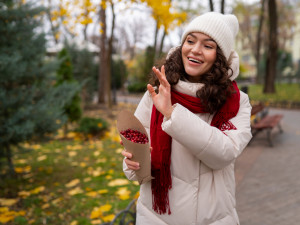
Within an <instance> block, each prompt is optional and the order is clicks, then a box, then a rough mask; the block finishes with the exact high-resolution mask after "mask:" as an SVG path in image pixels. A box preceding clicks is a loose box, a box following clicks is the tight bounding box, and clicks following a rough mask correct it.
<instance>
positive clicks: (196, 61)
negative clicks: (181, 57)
mask: <svg viewBox="0 0 300 225" xmlns="http://www.w3.org/2000/svg"><path fill="white" fill-rule="evenodd" d="M187 59H188V60H189V61H191V62H194V63H198V64H202V63H203V61H200V60H198V59H195V58H190V57H187Z"/></svg>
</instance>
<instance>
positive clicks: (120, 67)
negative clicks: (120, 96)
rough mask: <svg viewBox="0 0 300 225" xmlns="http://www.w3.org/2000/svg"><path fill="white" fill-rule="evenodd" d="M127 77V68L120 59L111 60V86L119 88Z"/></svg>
mask: <svg viewBox="0 0 300 225" xmlns="http://www.w3.org/2000/svg"><path fill="white" fill-rule="evenodd" d="M126 78H127V68H126V65H125V63H124V61H123V60H122V59H116V60H114V59H113V60H112V82H111V83H112V87H114V86H115V88H116V89H120V88H121V87H122V85H123V83H124V81H125V80H126Z"/></svg>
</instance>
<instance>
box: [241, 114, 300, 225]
mask: <svg viewBox="0 0 300 225" xmlns="http://www.w3.org/2000/svg"><path fill="white" fill-rule="evenodd" d="M269 113H270V114H273V113H282V114H283V115H284V117H283V119H282V128H283V130H284V132H283V133H279V132H278V130H277V129H276V130H274V132H272V138H273V143H274V147H269V146H268V142H267V140H266V133H264V132H262V133H260V134H259V135H257V137H255V139H253V141H252V142H251V144H250V145H249V146H247V147H246V149H245V150H244V152H243V153H242V155H241V156H240V157H239V158H238V159H237V161H236V180H237V192H236V199H237V211H238V214H239V217H240V222H241V225H258V224H259V225H260V224H263V225H291V224H300V110H280V109H270V111H269Z"/></svg>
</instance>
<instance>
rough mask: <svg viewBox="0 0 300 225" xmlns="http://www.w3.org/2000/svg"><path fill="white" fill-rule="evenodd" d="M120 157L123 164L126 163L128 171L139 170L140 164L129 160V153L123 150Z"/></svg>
mask: <svg viewBox="0 0 300 225" xmlns="http://www.w3.org/2000/svg"><path fill="white" fill-rule="evenodd" d="M122 155H123V156H124V157H125V163H126V165H127V167H128V169H131V170H139V169H140V164H139V163H138V162H134V161H132V160H130V159H131V158H132V154H131V153H130V152H127V151H125V150H123V151H122Z"/></svg>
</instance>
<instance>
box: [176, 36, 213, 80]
mask: <svg viewBox="0 0 300 225" xmlns="http://www.w3.org/2000/svg"><path fill="white" fill-rule="evenodd" d="M181 52H182V61H183V65H184V68H185V72H186V73H187V74H188V77H187V79H188V80H189V81H190V82H194V83H196V82H199V81H200V80H201V78H200V76H201V75H203V74H205V73H207V72H208V70H209V69H210V68H211V67H212V65H213V64H214V62H215V60H216V57H217V43H216V42H215V41H214V40H213V39H211V38H210V37H209V36H207V35H205V34H203V33H196V32H194V33H190V34H188V36H187V38H186V39H185V41H184V43H183V45H182V49H181Z"/></svg>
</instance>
